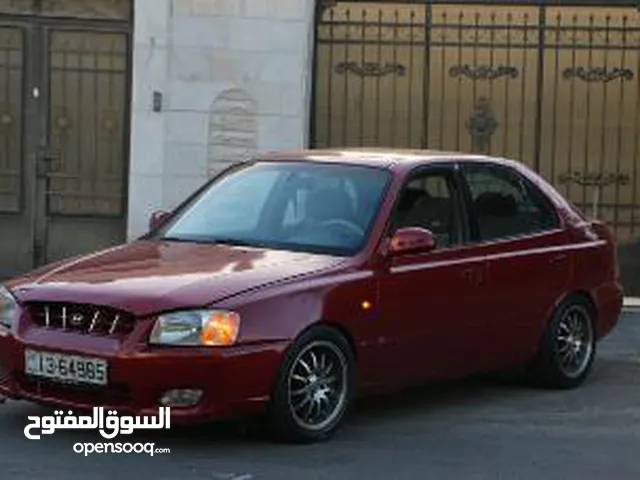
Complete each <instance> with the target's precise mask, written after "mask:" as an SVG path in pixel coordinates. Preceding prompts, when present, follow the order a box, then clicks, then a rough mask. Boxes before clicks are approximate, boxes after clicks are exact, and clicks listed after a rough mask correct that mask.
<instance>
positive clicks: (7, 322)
mask: <svg viewBox="0 0 640 480" xmlns="http://www.w3.org/2000/svg"><path fill="white" fill-rule="evenodd" d="M17 315H18V303H17V302H16V299H15V298H14V297H13V295H11V292H9V290H7V289H6V288H5V287H3V286H1V285H0V325H4V326H5V327H7V328H12V327H13V324H14V322H15V320H16V316H17Z"/></svg>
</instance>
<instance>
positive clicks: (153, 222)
mask: <svg viewBox="0 0 640 480" xmlns="http://www.w3.org/2000/svg"><path fill="white" fill-rule="evenodd" d="M168 216H169V212H165V211H164V210H158V211H156V212H153V213H152V214H151V217H150V218H149V231H151V232H152V231H154V230H155V229H156V228H159V227H160V226H161V225H162V224H163V223H164V222H165V220H166V219H167V217H168Z"/></svg>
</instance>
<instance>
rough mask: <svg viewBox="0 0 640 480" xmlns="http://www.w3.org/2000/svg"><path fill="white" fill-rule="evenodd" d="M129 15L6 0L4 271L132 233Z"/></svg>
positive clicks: (0, 21) (46, 1) (87, 4)
mask: <svg viewBox="0 0 640 480" xmlns="http://www.w3.org/2000/svg"><path fill="white" fill-rule="evenodd" d="M131 13H132V6H131V2H130V0H9V1H7V0H4V1H2V2H1V3H0V232H1V237H0V277H7V276H11V275H15V274H17V273H21V272H24V271H26V270H29V269H31V268H33V267H34V266H39V265H42V264H43V263H48V262H51V261H55V260H58V259H61V258H66V257H69V256H72V255H76V254H79V253H84V252H87V251H90V250H93V249H96V248H101V247H105V246H108V245H112V244H115V243H118V242H121V241H122V240H124V238H125V227H126V225H125V215H126V192H127V176H128V173H127V163H128V162H127V157H128V151H127V150H128V141H127V140H128V138H129V131H128V130H129V127H128V122H129V114H128V108H129V107H128V105H129V90H130V88H129V85H130V79H129V77H130V23H131Z"/></svg>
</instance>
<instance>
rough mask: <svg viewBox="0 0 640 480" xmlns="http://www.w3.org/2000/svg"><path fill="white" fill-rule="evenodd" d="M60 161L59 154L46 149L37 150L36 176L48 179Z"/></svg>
mask: <svg viewBox="0 0 640 480" xmlns="http://www.w3.org/2000/svg"><path fill="white" fill-rule="evenodd" d="M59 161H60V154H59V153H58V152H54V151H52V150H50V149H48V148H46V147H42V148H40V149H39V150H38V157H37V167H36V168H37V174H38V177H40V178H48V177H49V176H50V175H51V174H52V173H53V172H54V171H55V167H56V163H57V162H59Z"/></svg>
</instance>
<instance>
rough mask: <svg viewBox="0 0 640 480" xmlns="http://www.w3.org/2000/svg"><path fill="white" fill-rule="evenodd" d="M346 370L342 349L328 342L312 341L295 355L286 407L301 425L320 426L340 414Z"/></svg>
mask: <svg viewBox="0 0 640 480" xmlns="http://www.w3.org/2000/svg"><path fill="white" fill-rule="evenodd" d="M347 370H348V367H347V359H346V357H345V355H344V353H343V352H342V351H341V350H340V349H339V348H338V347H336V346H335V345H334V344H333V343H331V342H325V341H317V342H312V343H310V344H309V345H307V346H305V348H303V349H302V351H301V352H300V353H299V354H298V355H297V357H296V359H295V360H294V362H293V364H292V366H291V369H290V370H289V378H288V382H287V383H288V400H289V408H290V411H291V413H292V415H293V418H294V420H295V422H296V423H297V424H298V425H299V426H300V427H302V428H304V429H306V430H314V431H317V430H322V429H324V428H326V427H327V426H328V425H330V424H331V423H332V422H334V421H335V420H336V418H337V417H338V416H339V415H340V414H341V412H342V410H343V409H344V404H345V402H346V396H347V374H348V372H347Z"/></svg>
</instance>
